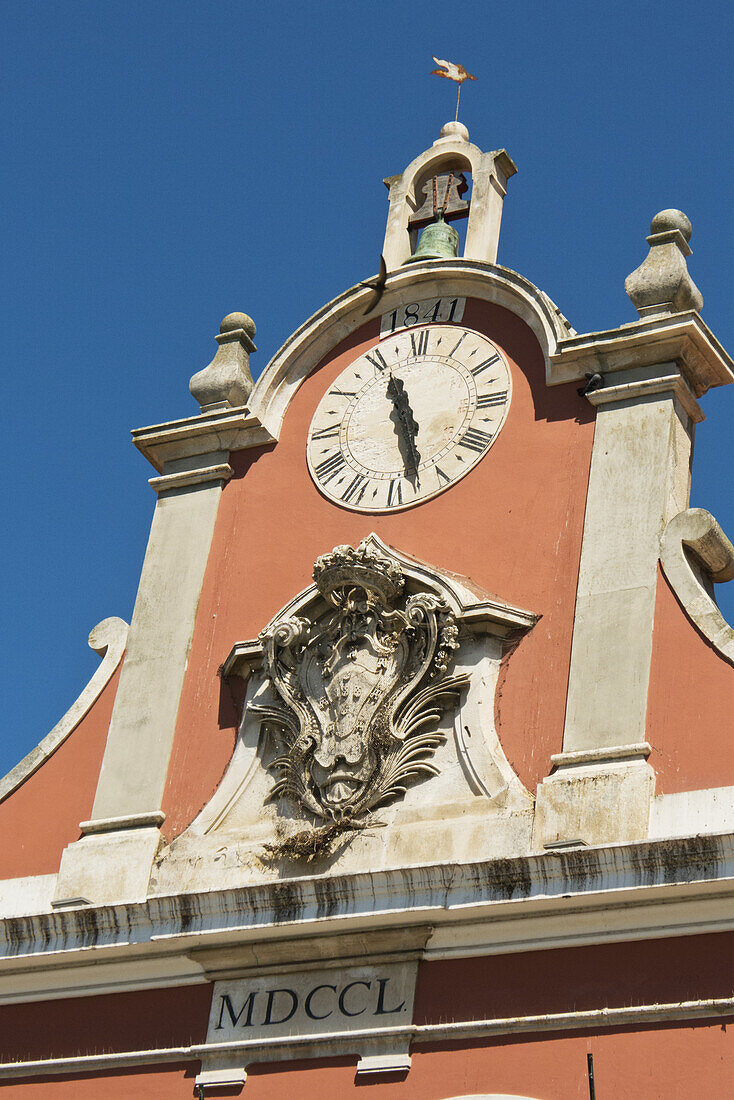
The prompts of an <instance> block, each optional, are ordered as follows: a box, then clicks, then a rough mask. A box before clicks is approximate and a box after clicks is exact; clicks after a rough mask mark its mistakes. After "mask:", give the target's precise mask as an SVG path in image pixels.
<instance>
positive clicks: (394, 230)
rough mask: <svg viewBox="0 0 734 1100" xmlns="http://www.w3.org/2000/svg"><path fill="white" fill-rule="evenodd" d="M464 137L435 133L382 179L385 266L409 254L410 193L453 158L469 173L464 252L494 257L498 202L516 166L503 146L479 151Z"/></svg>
mask: <svg viewBox="0 0 734 1100" xmlns="http://www.w3.org/2000/svg"><path fill="white" fill-rule="evenodd" d="M442 133H443V131H442ZM467 139H468V134H467V138H464V137H463V136H459V135H454V134H447V135H446V136H444V137H440V138H439V139H438V140H437V141H434V143H433V145H432V146H431V148H430V149H426V150H425V151H424V152H422V153H420V154H419V155H418V156H417V157H416V158H415V159H414V160H412V161H411V162H410V164H409V165H408V167H407V168H406V169H405V171H404V172H402V173H401V174H400V175H397V176H389V177H388V178H387V179H386V180H385V181H384V182H385V184H386V186H387V187H388V189H389V192H390V206H389V209H388V215H387V226H386V229H385V242H384V244H383V246H382V254H383V256H384V258H385V263H386V265H387V269H388V271H392V270H393V269H395V268H399V267H400V265H401V264H404V263H405V262H406V261H407V260H408V258H409V256H410V253H411V234H410V225H409V219H410V215H411V213H412V212H413V210H415V209H417V208H418V207H419V206H420V205H421V202H422V197H421V196H420V195H417V194H416V188H417V186H418V183H419V182H420V181H421V180H425V179H426V177H427V176H429V175H430V174H431V173H438V172H441V171H442V169H443V168H444V166H448V165H451V166H452V167H453V166H455V165H456V164H457V162H458V163H459V164H460V165H461V167H460V171H466V172H470V173H471V177H472V195H471V203H470V206H469V221H468V225H467V229H466V245H465V249H464V252H465V256H466V257H467V259H472V260H484V261H486V262H489V263H494V261H495V260H496V259H497V246H498V243H499V235H500V222H501V220H502V203H503V200H504V197H505V194H506V191H507V181H508V179H509V178H510V177H511V176H514V174H515V172H516V171H517V168H516V167H515V165H514V163H513V162H512V160H511V158H510V157H509V156H508V154H507V152H506V151H505V150H504V149H498V150H496V151H495V152H491V153H484V152H482V150H481V149H480V148H479V146H478V145H473V144H472V143H471V142H470V141H468V140H467Z"/></svg>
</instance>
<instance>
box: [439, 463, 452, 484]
mask: <svg viewBox="0 0 734 1100" xmlns="http://www.w3.org/2000/svg"><path fill="white" fill-rule="evenodd" d="M435 470H436V477H437V478H438V484H439V485H448V483H449V482H450V481H451V478H450V477H449V475H448V474H445V473H444V472H443V470H442V469H441V467H440V466H436V467H435Z"/></svg>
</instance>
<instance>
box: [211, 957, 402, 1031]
mask: <svg viewBox="0 0 734 1100" xmlns="http://www.w3.org/2000/svg"><path fill="white" fill-rule="evenodd" d="M416 966H417V964H416V963H415V962H409V963H399V964H396V963H388V964H386V965H384V966H354V967H348V968H346V969H342V968H338V969H337V968H329V969H322V970H305V971H296V972H290V973H285V974H269V975H267V976H264V977H252V978H237V979H235V980H231V981H219V982H215V984H214V993H213V996H212V1007H211V1013H210V1015H209V1029H208V1032H207V1043H212V1044H218V1043H223V1042H233V1041H234V1042H236V1041H238V1040H240V1041H242V1040H249V1041H253V1042H254V1043H257V1042H258V1041H260V1040H264V1041H265V1044H266V1045H268V1046H270V1044H271V1042H272V1040H274V1039H286V1040H293V1039H300V1038H306V1037H308V1036H317V1035H318V1036H324V1037H328V1038H336V1037H339V1036H342V1035H344V1033H345V1032H353V1031H359V1032H365V1031H370V1032H378V1031H379V1030H380V1029H384V1028H389V1029H391V1030H392V1029H395V1028H399V1027H400V1026H401V1025H404V1026H409V1025H410V1023H411V1022H412V1019H413V994H414V990H415V975H416Z"/></svg>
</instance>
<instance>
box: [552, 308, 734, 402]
mask: <svg viewBox="0 0 734 1100" xmlns="http://www.w3.org/2000/svg"><path fill="white" fill-rule="evenodd" d="M665 362H674V363H677V364H678V365H679V366H680V368H681V370H682V372H683V374H684V375H685V377H686V381H687V382H688V384H689V386H690V388H691V390H692V392H693V395H694V397H700V396H701V395H702V394H704V393H705V392H706V390H708V389H709V388H710V387H711V386H725V385H728V384H729V383H730V382H732V381H734V362H733V361H732V359H731V356H730V355H729V354H728V353H727V352H726V351H725V350H724V348H723V347H722V345H721V344H720V343H719V341H718V340H717V339H716V337H715V336H714V334H713V333H712V332H711V329H710V328H709V327H708V325H706V323H705V322H704V321H702V320H701V317H700V316H699V314H698V313H695V312H694V311H692V310H691V311H687V312H684V313H673V314H671V315H670V316H669V317H655V318H654V319H649V320H640V321H633V322H632V323H631V324H627V325H620V326H619V328H614V329H608V330H606V331H603V332H587V333H584V334H582V335H580V336H579V335H576V334H574V335H572V336H566V337H563V338H562V339H561V340H560V341H559V344H558V347H557V349H555V350H554V351H553V352H552V353H551V363H550V376H549V379H548V384H549V385H560V384H562V383H564V382H572V381H575V380H576V379H577V378H583V377H584V372H585V371H599V373H600V374H604V375H606V374H609V373H611V372H613V371H618V370H626V369H628V368H629V367H646V366H647V367H651V366H655V365H657V364H658V363H665Z"/></svg>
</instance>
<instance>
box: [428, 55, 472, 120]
mask: <svg viewBox="0 0 734 1100" xmlns="http://www.w3.org/2000/svg"><path fill="white" fill-rule="evenodd" d="M433 60H434V61H435V62H436V64H437V65H441V68H440V69H432V70H431V76H443V77H445V78H446V80H453V82H454V83H455V84H458V85H459V87H458V88H457V89H456V117H455V119H454V121H455V122H458V121H459V96H460V95H461V85H462V84H463V83H464V81H465V80H476V79H477V78H476V77H475V76H472V74H471V73H468V72H467V71H466V69H465V68H464V66H463V65H454V64H452V62H451V61H442V60H441V58H440V57H434V58H433Z"/></svg>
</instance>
